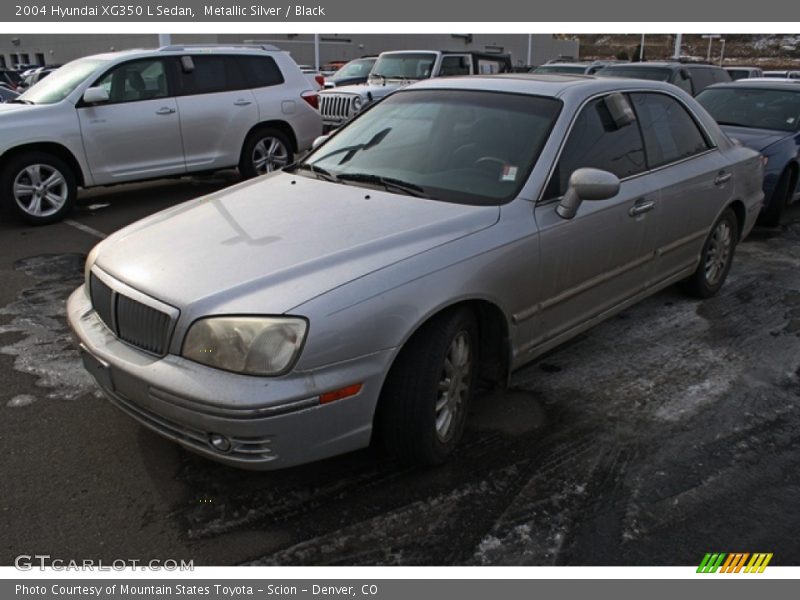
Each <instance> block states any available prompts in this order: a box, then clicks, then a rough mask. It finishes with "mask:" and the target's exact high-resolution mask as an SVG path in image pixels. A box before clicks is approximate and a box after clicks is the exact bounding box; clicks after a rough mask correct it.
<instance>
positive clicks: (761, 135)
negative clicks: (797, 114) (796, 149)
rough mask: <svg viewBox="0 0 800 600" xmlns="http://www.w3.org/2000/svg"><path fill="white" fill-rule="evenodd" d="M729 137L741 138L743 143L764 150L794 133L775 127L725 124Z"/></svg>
mask: <svg viewBox="0 0 800 600" xmlns="http://www.w3.org/2000/svg"><path fill="white" fill-rule="evenodd" d="M722 131H724V132H725V133H726V134H727V135H728V137H730V138H733V139H735V140H739V141H740V142H741V143H742V144H743V145H745V146H747V147H748V148H752V149H753V150H756V151H758V152H761V151H762V150H764V149H765V148H766V147H767V146H771V145H772V144H774V143H775V142H778V141H780V140H782V139H784V138H786V137H790V136H791V135H793V134H792V133H791V132H788V131H776V130H774V129H754V128H752V127H734V126H733V125H723V126H722Z"/></svg>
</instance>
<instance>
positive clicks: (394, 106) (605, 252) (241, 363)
mask: <svg viewBox="0 0 800 600" xmlns="http://www.w3.org/2000/svg"><path fill="white" fill-rule="evenodd" d="M637 121H638V123H637ZM761 177H762V160H761V157H760V156H759V154H758V153H757V152H754V151H753V150H750V149H748V148H744V147H742V146H741V145H738V144H734V143H733V142H732V141H731V140H730V139H729V138H728V137H727V136H726V135H725V134H724V133H723V132H722V131H721V130H720V128H719V126H718V125H717V124H716V123H715V122H714V120H713V119H712V118H711V117H710V116H709V115H708V113H706V112H705V111H704V110H703V108H702V107H701V106H700V105H699V104H698V103H697V102H695V101H694V100H693V99H692V98H691V97H689V96H688V95H686V94H684V93H683V92H681V91H680V90H678V89H677V88H675V87H674V86H671V85H669V84H666V83H660V82H648V81H633V80H621V79H595V78H586V77H571V76H561V77H558V78H555V79H554V78H552V77H543V76H532V75H517V74H513V75H508V76H504V75H500V76H492V77H483V76H478V77H453V78H447V79H444V78H436V79H429V80H426V81H423V82H419V83H416V84H413V85H411V86H408V87H406V88H404V89H402V90H398V91H397V92H395V93H394V94H392V95H391V96H389V97H387V98H386V99H385V100H383V101H381V102H380V103H378V104H376V105H375V106H374V107H373V108H372V109H370V110H369V111H365V112H364V113H362V114H361V115H360V116H359V117H357V118H356V119H354V120H353V121H352V122H350V123H349V124H348V125H346V126H345V127H343V128H341V129H339V130H338V131H337V132H335V133H334V134H333V135H331V136H330V137H329V138H327V140H326V141H323V140H319V141H318V142H317V145H316V148H315V149H314V150H312V152H311V153H310V154H309V155H308V156H307V157H306V158H305V159H303V160H302V161H300V162H298V163H297V164H295V165H293V166H292V167H289V168H286V169H284V170H283V171H279V172H276V173H273V174H271V175H270V176H268V177H265V178H259V179H257V180H253V181H249V182H245V183H243V184H240V185H238V186H235V187H233V188H229V189H228V190H223V191H221V192H217V193H214V194H212V195H210V196H207V197H205V198H199V199H197V200H193V201H190V202H188V203H185V204H182V205H181V206H178V207H174V208H171V209H168V210H166V211H164V212H161V213H158V214H156V215H153V216H151V217H148V218H146V219H144V220H142V221H140V222H138V223H135V224H133V225H130V226H128V227H126V228H124V229H122V230H120V231H118V232H116V233H115V234H113V235H111V236H110V237H109V238H107V239H106V240H105V241H103V242H101V243H100V244H99V245H98V246H97V247H95V248H94V249H93V250H92V252H91V253H90V255H89V257H88V260H87V264H86V283H85V284H84V285H83V286H81V287H80V288H79V289H78V290H77V291H75V293H73V294H72V295H71V296H70V298H69V301H68V304H67V312H68V317H69V322H70V325H71V327H72V328H73V330H74V332H75V335H76V338H77V339H78V340H79V343H80V348H81V351H82V353H83V356H84V361H85V365H86V367H87V369H88V370H89V372H90V373H92V374H93V375H94V377H95V378H96V379H97V381H98V383H99V385H100V387H101V388H102V389H103V391H104V392H105V394H106V395H107V396H108V398H109V399H110V400H111V402H112V403H113V404H115V405H116V406H118V407H119V408H121V409H122V410H124V411H125V412H126V413H128V414H129V415H130V416H132V417H133V418H135V419H137V420H139V421H140V422H141V423H143V424H144V425H145V426H147V427H149V428H151V429H153V430H154V431H156V432H158V433H160V434H161V435H163V436H165V437H168V438H170V439H172V440H175V441H177V442H178V443H180V444H182V445H183V446H185V447H186V448H189V449H190V450H192V451H194V452H198V453H200V454H202V455H204V456H207V457H209V458H213V459H216V460H219V461H222V462H225V463H227V464H229V465H234V466H239V467H247V468H257V469H275V468H279V467H287V466H290V465H296V464H299V463H304V462H309V461H313V460H318V459H322V458H325V457H329V456H332V455H335V454H340V453H344V452H348V451H351V450H355V449H357V448H362V447H365V446H367V445H368V444H369V443H370V440H371V439H372V438H373V437H374V438H375V439H376V441H378V440H380V441H381V442H382V443H384V444H386V445H387V446H388V447H389V449H390V450H391V451H392V452H393V453H394V454H396V455H397V456H399V457H400V458H401V459H403V460H407V461H411V462H416V463H422V464H437V463H440V462H442V461H444V460H446V459H447V457H448V456H449V455H450V454H451V453H452V452H453V450H454V448H455V447H456V445H457V443H458V440H459V438H460V437H461V433H462V431H463V428H464V423H465V420H466V415H467V412H468V410H469V404H470V400H471V398H472V396H473V394H474V391H475V388H476V386H477V385H478V381H479V380H480V381H481V382H483V383H485V384H491V383H492V382H494V383H497V384H500V385H503V384H505V383H506V382H507V381H508V379H509V374H510V372H511V371H512V370H514V369H516V368H518V367H521V366H522V365H524V364H526V363H528V362H530V361H531V360H532V359H534V358H536V357H537V356H540V355H542V354H543V353H544V352H547V351H548V350H550V349H552V348H554V347H555V346H557V345H559V344H561V343H562V342H564V341H566V340H568V339H570V338H572V337H574V336H576V335H578V334H579V333H581V332H583V331H585V330H586V329H588V328H589V327H591V326H592V325H594V324H596V323H598V322H600V321H602V320H604V319H606V318H608V317H610V316H611V315H613V314H615V313H617V312H619V311H620V310H622V309H624V308H626V307H628V306H630V305H631V304H632V303H634V302H636V301H638V300H640V299H642V298H644V297H646V296H648V295H650V294H653V293H654V292H656V291H657V290H660V289H662V288H664V287H666V286H668V285H671V284H673V283H675V282H681V281H682V282H684V287H685V288H686V289H687V290H689V291H690V292H691V293H693V294H694V295H696V296H699V297H708V296H711V295H713V294H715V293H716V292H717V291H718V290H719V289H720V287H721V286H722V285H723V282H724V281H725V278H726V275H727V273H728V270H729V269H730V267H731V262H732V260H733V254H734V250H735V248H736V244H737V242H738V241H739V240H740V239H742V238H743V237H744V236H746V235H747V234H748V232H749V231H750V229H751V227H752V226H753V223H754V221H755V218H756V215H757V213H758V208H759V207H760V204H761V201H762V198H763V192H762V191H761ZM176 240H179V241H180V244H179V248H178V247H176ZM237 241H241V242H243V243H236V242H237ZM631 360H635V357H631ZM576 385H580V382H576ZM586 385H591V382H586Z"/></svg>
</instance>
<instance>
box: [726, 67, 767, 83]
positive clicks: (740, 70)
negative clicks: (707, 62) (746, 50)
mask: <svg viewBox="0 0 800 600" xmlns="http://www.w3.org/2000/svg"><path fill="white" fill-rule="evenodd" d="M725 70H726V71H727V72H728V75H730V76H731V79H732V80H733V81H736V80H737V79H750V78H753V77H763V76H764V72H763V71H762V70H761V69H760V68H759V67H725Z"/></svg>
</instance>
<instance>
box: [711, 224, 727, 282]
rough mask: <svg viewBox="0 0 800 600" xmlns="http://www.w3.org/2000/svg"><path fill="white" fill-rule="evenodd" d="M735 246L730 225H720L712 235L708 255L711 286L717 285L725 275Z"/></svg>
mask: <svg viewBox="0 0 800 600" xmlns="http://www.w3.org/2000/svg"><path fill="white" fill-rule="evenodd" d="M732 246H733V231H731V226H730V223H727V222H725V221H723V222H721V223H719V224H718V225H717V226H716V227H715V228H714V232H713V233H712V234H711V241H710V243H709V246H708V252H707V253H706V262H705V273H706V281H707V282H708V284H709V285H715V284H716V283H717V282H718V281H719V280H720V278H721V277H722V275H723V273H724V272H725V266H726V265H727V264H728V259H729V257H730V254H731V248H732Z"/></svg>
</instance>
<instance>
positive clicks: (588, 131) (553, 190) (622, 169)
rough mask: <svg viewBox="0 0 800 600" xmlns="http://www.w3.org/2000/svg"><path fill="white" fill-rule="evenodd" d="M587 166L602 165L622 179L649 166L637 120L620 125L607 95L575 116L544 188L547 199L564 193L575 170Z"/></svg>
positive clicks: (598, 167) (597, 166) (600, 166)
mask: <svg viewBox="0 0 800 600" xmlns="http://www.w3.org/2000/svg"><path fill="white" fill-rule="evenodd" d="M584 167H591V168H594V169H602V170H603V171H608V172H610V173H613V174H614V175H616V176H617V177H619V178H620V179H624V178H625V177H630V176H632V175H636V174H638V173H641V172H643V171H644V170H645V169H646V168H647V167H646V164H645V155H644V144H643V143H642V136H641V134H640V133H639V128H638V126H637V125H636V121H632V122H629V123H627V124H625V125H622V126H619V125H617V124H616V123H615V122H614V119H613V118H612V116H611V113H610V112H609V109H608V108H607V106H606V103H605V99H604V98H599V99H597V100H593V101H592V102H590V103H589V104H587V105H586V106H585V107H584V108H583V109H582V110H581V113H580V115H578V118H577V119H576V120H575V123H574V124H573V126H572V131H571V132H570V134H569V137H568V138H567V142H566V144H565V145H564V150H563V151H562V153H561V157H560V158H559V160H558V163H557V164H556V168H555V170H554V171H553V174H552V176H551V178H550V183H549V184H548V186H547V189H546V190H545V195H544V197H545V199H550V198H558V197H561V196H563V195H564V193H565V192H566V191H567V186H568V183H569V178H570V176H571V175H572V173H573V172H575V171H576V170H577V169H581V168H584Z"/></svg>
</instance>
